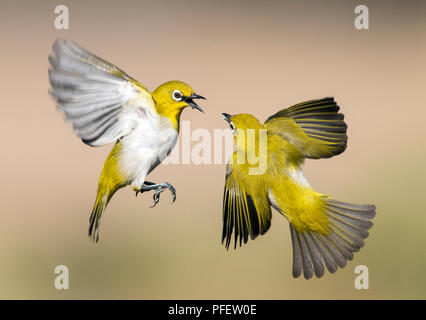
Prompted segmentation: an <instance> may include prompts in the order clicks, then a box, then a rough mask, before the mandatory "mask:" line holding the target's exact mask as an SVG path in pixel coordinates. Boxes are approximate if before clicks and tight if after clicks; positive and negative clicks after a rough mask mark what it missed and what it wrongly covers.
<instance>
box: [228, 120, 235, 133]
mask: <svg viewBox="0 0 426 320" xmlns="http://www.w3.org/2000/svg"><path fill="white" fill-rule="evenodd" d="M229 126H230V127H231V130H232V132H235V126H234V124H233V123H232V122H230V123H229Z"/></svg>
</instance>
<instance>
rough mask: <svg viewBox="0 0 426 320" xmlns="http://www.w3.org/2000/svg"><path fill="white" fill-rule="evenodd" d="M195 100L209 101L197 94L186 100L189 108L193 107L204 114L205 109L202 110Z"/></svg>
mask: <svg viewBox="0 0 426 320" xmlns="http://www.w3.org/2000/svg"><path fill="white" fill-rule="evenodd" d="M194 99H203V100H207V99H206V98H204V97H203V96H200V95H198V94H195V93H193V94H191V95H190V96H189V97H186V98H185V101H186V102H187V103H188V105H189V106H191V108H192V109H197V110H199V111H201V112H204V111H203V109H201V107H200V106H199V105H198V104H196V103H195V102H194Z"/></svg>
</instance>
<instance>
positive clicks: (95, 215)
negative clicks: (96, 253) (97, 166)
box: [89, 192, 110, 242]
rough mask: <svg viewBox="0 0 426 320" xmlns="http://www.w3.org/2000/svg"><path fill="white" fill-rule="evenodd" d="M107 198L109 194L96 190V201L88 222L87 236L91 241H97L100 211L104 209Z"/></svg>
mask: <svg viewBox="0 0 426 320" xmlns="http://www.w3.org/2000/svg"><path fill="white" fill-rule="evenodd" d="M109 199H110V194H109V193H108V192H106V193H101V192H98V195H97V196H96V201H95V205H94V206H93V210H92V214H91V215H90V224H89V238H90V239H91V240H92V241H93V242H98V241H99V227H100V224H101V217H102V212H103V211H104V210H105V208H106V206H107V204H108V201H109Z"/></svg>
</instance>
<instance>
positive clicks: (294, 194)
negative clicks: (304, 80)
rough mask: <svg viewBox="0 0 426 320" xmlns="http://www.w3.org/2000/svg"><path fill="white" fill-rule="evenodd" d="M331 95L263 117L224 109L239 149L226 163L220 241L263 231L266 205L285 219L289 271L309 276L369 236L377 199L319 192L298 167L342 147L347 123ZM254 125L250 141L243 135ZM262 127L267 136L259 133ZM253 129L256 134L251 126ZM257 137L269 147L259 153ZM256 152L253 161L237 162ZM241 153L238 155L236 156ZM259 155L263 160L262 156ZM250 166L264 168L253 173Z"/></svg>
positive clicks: (337, 262) (332, 265)
mask: <svg viewBox="0 0 426 320" xmlns="http://www.w3.org/2000/svg"><path fill="white" fill-rule="evenodd" d="M338 111H339V107H338V106H337V104H336V103H335V102H334V99H332V98H325V99H320V100H311V101H307V102H304V103H300V104H298V105H295V106H292V107H290V108H287V109H284V110H281V111H279V112H278V113H276V114H275V115H273V116H271V117H269V118H268V119H267V120H266V121H265V123H264V124H263V125H262V124H261V123H260V122H259V121H258V120H257V119H256V118H255V117H253V116H252V115H249V114H239V115H233V116H231V115H228V114H223V115H224V118H225V120H226V121H228V122H229V124H230V126H231V129H232V130H233V132H234V136H235V140H236V146H237V150H236V151H235V152H234V154H233V156H232V158H231V161H230V163H229V164H228V166H227V172H226V181H225V192H224V203H223V220H224V221H223V233H222V241H224V242H225V245H226V247H229V245H230V242H231V238H232V234H233V235H234V247H236V245H237V243H238V242H239V244H240V245H241V244H242V242H243V241H244V243H246V242H247V241H248V237H249V236H250V237H251V238H252V239H254V238H256V237H257V236H258V235H259V234H260V235H262V234H264V233H265V232H266V231H268V229H269V227H270V224H271V219H272V214H271V206H272V207H273V208H275V209H276V210H277V211H278V212H280V213H281V214H282V215H284V216H285V217H286V218H287V220H288V221H289V223H290V232H291V236H292V241H293V276H294V277H298V276H300V274H301V273H302V271H303V273H304V276H305V278H307V279H309V278H311V277H312V275H313V274H315V275H316V276H317V277H321V276H322V275H323V274H324V265H325V266H326V267H327V268H328V270H329V271H330V272H335V271H336V270H337V267H344V266H345V265H346V261H347V260H350V259H352V258H353V252H356V251H358V250H359V249H360V248H361V247H362V246H363V245H364V242H363V241H362V239H365V238H366V237H367V236H368V231H367V230H368V229H369V228H371V226H372V223H371V221H370V220H371V219H372V218H373V217H374V215H375V207H374V206H371V205H353V204H347V203H343V202H340V201H336V200H333V199H332V198H330V197H328V196H325V195H323V194H320V193H317V192H316V191H314V190H313V189H312V188H311V186H310V185H309V183H308V181H307V179H306V178H305V176H304V175H303V172H302V170H301V165H302V163H303V161H304V159H305V158H312V159H319V158H329V157H331V156H334V155H337V154H339V153H341V152H343V151H344V150H345V149H346V143H347V136H346V130H347V126H346V123H345V122H344V121H343V114H341V113H338ZM251 131H254V136H255V139H254V140H252V141H253V142H254V143H250V141H249V139H248V137H249V136H250V132H251ZM262 132H264V133H266V134H264V135H263V136H264V140H265V141H262V139H261V137H262V134H261V133H262ZM252 135H253V134H252ZM262 143H264V144H266V146H267V147H266V149H265V150H264V151H263V153H262V151H261V150H262V147H261V145H262ZM249 154H254V155H255V157H257V159H258V163H248V162H247V161H246V162H241V159H247V158H249ZM239 160H240V161H239ZM262 161H263V162H264V164H263V165H261V162H262ZM255 167H264V170H263V172H260V173H258V174H253V173H251V172H250V170H251V169H253V168H255Z"/></svg>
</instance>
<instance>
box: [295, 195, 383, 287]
mask: <svg viewBox="0 0 426 320" xmlns="http://www.w3.org/2000/svg"><path fill="white" fill-rule="evenodd" d="M325 205H326V215H327V218H328V221H329V232H328V233H327V234H322V233H319V232H313V231H309V230H307V231H302V232H299V231H297V230H296V229H295V228H294V227H293V226H292V225H291V224H290V233H291V239H292V242H293V277H295V278H297V277H299V276H300V275H301V274H302V270H303V275H304V277H305V278H306V279H310V278H311V277H312V276H313V274H315V275H316V276H317V277H318V278H319V277H321V276H322V275H323V274H324V264H325V266H326V267H327V269H328V271H330V272H331V273H334V272H336V270H337V267H341V268H343V267H345V266H346V262H347V260H352V258H353V253H354V252H357V251H359V250H360V249H361V248H362V247H363V246H364V241H363V239H365V238H367V237H368V235H369V233H368V229H370V228H371V227H372V225H373V223H372V222H371V221H370V220H371V219H373V218H374V216H375V214H376V207H375V206H374V205H355V204H348V203H344V202H340V201H337V200H334V199H331V198H327V199H325Z"/></svg>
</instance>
